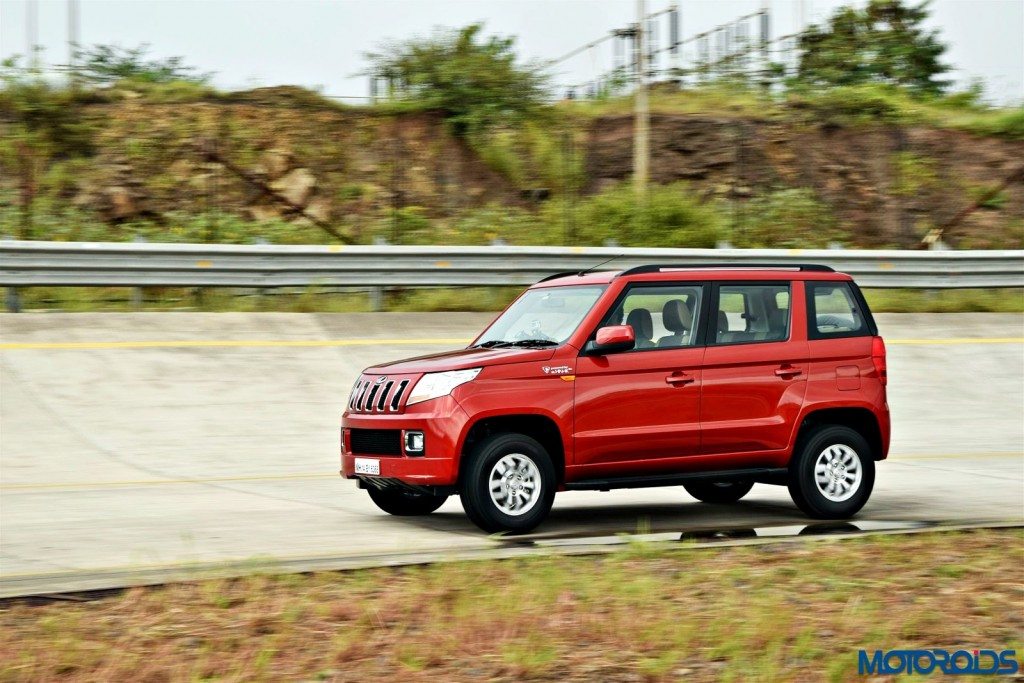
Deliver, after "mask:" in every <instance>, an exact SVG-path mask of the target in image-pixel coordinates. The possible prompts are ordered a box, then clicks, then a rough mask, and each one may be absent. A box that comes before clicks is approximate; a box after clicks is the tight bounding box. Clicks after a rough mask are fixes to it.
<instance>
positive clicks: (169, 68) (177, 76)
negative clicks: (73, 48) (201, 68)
mask: <svg viewBox="0 0 1024 683" xmlns="http://www.w3.org/2000/svg"><path fill="white" fill-rule="evenodd" d="M148 52H149V45H146V44H145V43H144V44H142V45H140V46H138V47H132V48H123V47H120V46H118V45H94V46H93V47H92V48H90V49H87V50H84V51H82V52H81V53H79V55H78V60H79V64H78V66H77V67H76V69H75V75H76V77H78V78H80V79H82V80H85V81H88V82H89V83H92V84H94V85H110V84H112V83H116V82H117V81H120V80H124V79H132V80H136V81H141V82H144V83H171V82H174V81H184V82H187V83H196V84H205V83H206V82H207V81H209V80H210V77H211V75H212V74H209V73H199V72H198V70H197V69H196V67H193V66H185V65H184V63H183V62H184V59H183V58H182V57H168V58H167V59H163V60H160V59H146V55H147V53H148Z"/></svg>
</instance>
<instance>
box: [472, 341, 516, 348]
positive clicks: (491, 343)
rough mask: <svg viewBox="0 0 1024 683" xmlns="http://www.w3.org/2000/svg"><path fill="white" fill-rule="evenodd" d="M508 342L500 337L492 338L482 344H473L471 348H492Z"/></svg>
mask: <svg viewBox="0 0 1024 683" xmlns="http://www.w3.org/2000/svg"><path fill="white" fill-rule="evenodd" d="M507 343H508V342H503V341H501V340H500V339H492V340H490V341H485V342H483V343H481V344H473V345H472V346H471V347H469V348H471V349H490V348H493V347H495V346H501V345H503V344H507Z"/></svg>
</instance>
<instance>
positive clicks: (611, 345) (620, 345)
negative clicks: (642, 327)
mask: <svg viewBox="0 0 1024 683" xmlns="http://www.w3.org/2000/svg"><path fill="white" fill-rule="evenodd" d="M587 346H588V347H589V348H588V349H587V350H588V351H589V352H590V353H593V354H605V353H617V352H619V351H629V350H630V349H632V348H633V347H634V346H636V333H635V332H633V327H632V325H609V326H608V327H602V328H600V329H598V330H597V336H596V337H595V339H594V341H592V342H590V344H588V345H587Z"/></svg>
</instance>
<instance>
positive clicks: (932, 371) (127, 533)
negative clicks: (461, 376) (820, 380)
mask: <svg viewBox="0 0 1024 683" xmlns="http://www.w3.org/2000/svg"><path fill="white" fill-rule="evenodd" d="M489 317H490V316H488V315H479V314H458V313H456V314H333V315H327V314H325V315H313V314H309V315H307V314H232V313H219V314H217V313H215V314H191V313H148V314H146V313H144V314H54V313H51V314H19V315H12V314H0V594H2V593H3V586H4V584H5V582H6V583H7V584H8V586H9V585H11V582H15V581H17V580H18V579H19V578H24V577H25V576H27V575H33V576H35V577H36V579H38V580H37V581H36V584H35V585H37V586H38V585H42V584H39V581H42V582H43V584H46V580H47V579H46V577H48V576H52V577H55V578H54V579H53V581H52V588H53V589H54V590H56V589H59V588H64V587H67V586H68V583H67V572H90V571H98V570H104V569H111V568H118V569H125V570H129V571H130V570H132V569H133V568H142V567H147V566H158V565H167V564H180V563H189V562H193V563H194V562H210V561H230V560H246V559H247V558H255V557H274V558H280V559H283V560H287V559H289V558H298V557H303V556H325V555H331V556H339V557H340V556H345V557H354V558H359V557H366V556H370V555H374V556H377V555H387V554H389V553H396V552H403V553H407V552H413V551H423V552H445V551H460V550H471V549H476V548H483V547H487V546H488V544H490V543H491V542H490V541H488V540H487V539H486V537H484V536H483V535H482V534H481V533H480V532H479V531H477V529H476V528H475V527H474V526H472V525H471V524H470V523H469V522H468V521H467V520H466V519H465V517H464V516H463V513H462V509H461V506H460V504H459V501H458V499H457V498H452V499H451V500H450V501H449V502H448V503H446V504H445V505H444V507H442V508H441V510H440V511H439V512H438V513H436V514H434V515H431V516H430V517H427V518H422V519H415V520H410V519H398V518H393V517H389V516H387V515H385V514H383V513H381V512H379V511H378V510H377V509H376V508H375V507H374V506H373V505H372V504H371V503H370V501H369V500H368V498H367V497H366V494H365V493H364V492H362V491H359V490H357V489H356V488H355V485H354V484H353V483H351V482H347V481H343V480H341V479H339V477H338V476H337V469H338V417H339V412H340V409H341V406H342V403H343V402H344V400H345V398H346V397H347V395H348V392H349V389H350V387H351V385H352V383H353V381H354V379H355V377H356V375H357V373H358V372H359V371H360V370H361V369H362V368H363V367H365V366H367V365H370V364H371V363H373V362H376V361H380V360H383V359H390V358H400V357H403V356H411V355H415V354H421V353H429V352H432V351H439V350H443V349H445V348H451V347H454V346H458V345H459V344H458V340H460V339H468V338H469V337H471V336H472V335H473V333H474V332H475V331H477V330H478V329H479V328H481V327H482V326H483V325H484V324H485V323H486V322H487V321H488V320H489ZM878 318H879V324H880V327H881V328H882V333H883V334H884V335H885V336H886V338H887V340H888V342H889V372H890V377H891V381H890V403H891V407H892V412H893V418H894V436H893V445H892V454H891V458H890V460H889V461H888V462H886V463H884V464H882V465H881V466H880V468H879V473H878V482H877V485H876V489H875V493H874V496H873V497H872V499H871V501H870V502H869V503H868V505H867V507H866V508H865V509H864V511H863V512H862V514H861V517H860V518H861V519H865V520H933V521H940V520H942V521H952V522H959V521H969V520H1010V521H1021V520H1024V417H1022V416H1024V344H1022V343H1021V339H1022V338H1024V316H1020V315H996V314H947V315H925V314H921V315H880V316H878ZM805 521H806V520H805V519H804V518H803V517H802V516H801V515H800V514H799V512H798V511H797V510H796V508H795V507H794V506H793V504H792V503H791V501H790V500H789V497H788V495H787V493H786V491H785V489H783V488H778V487H771V486H762V485H758V486H756V487H755V489H754V491H753V492H752V493H751V494H750V495H749V496H748V498H747V499H745V500H744V501H742V502H741V503H739V504H737V505H734V506H725V507H711V506H706V505H703V504H700V503H697V502H696V501H694V500H693V499H692V498H689V497H688V496H687V495H686V493H685V492H684V491H683V490H682V488H678V487H672V488H664V489H649V490H625V491H614V492H610V493H597V492H572V493H565V494H560V495H559V497H558V498H557V499H556V502H555V508H554V511H553V513H552V516H551V519H550V521H549V522H548V523H546V524H545V525H543V526H542V527H541V529H540V530H539V533H540V535H542V536H546V537H551V536H555V537H557V536H562V535H587V534H592V535H602V534H607V533H613V532H634V531H637V530H638V529H640V530H647V529H650V530H652V531H675V530H684V529H691V528H697V527H712V528H713V527H716V526H718V527H726V526H737V525H749V526H764V525H766V524H792V523H802V522H805ZM126 576H127V574H126ZM46 585H49V584H46ZM7 592H8V593H10V592H11V591H10V590H8V591H7Z"/></svg>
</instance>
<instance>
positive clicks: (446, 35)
mask: <svg viewBox="0 0 1024 683" xmlns="http://www.w3.org/2000/svg"><path fill="white" fill-rule="evenodd" d="M482 30H483V25H482V24H472V25H470V26H466V27H465V28H462V29H458V30H439V31H437V32H435V33H434V35H432V36H431V37H429V38H415V39H412V40H408V41H405V42H402V43H397V44H393V45H390V46H383V47H382V48H380V51H378V52H372V53H368V54H367V55H366V57H367V59H368V60H369V61H370V68H369V69H368V70H367V71H366V72H365V73H366V74H367V75H370V76H373V77H375V78H379V79H383V80H385V81H387V83H388V84H389V87H390V88H391V89H392V91H393V93H394V94H395V95H396V96H397V97H400V98H403V99H409V100H415V101H417V102H418V103H419V104H420V105H421V106H423V107H424V108H426V109H432V110H435V111H439V112H441V113H442V114H443V115H444V116H445V118H446V119H447V120H448V121H449V123H450V124H451V125H452V129H453V131H454V132H455V134H457V135H460V136H465V135H467V134H468V133H470V132H475V131H479V130H480V129H485V128H489V127H491V126H493V125H497V124H502V123H510V122H512V121H515V120H516V119H519V118H521V117H523V116H525V115H527V114H529V113H531V112H533V111H536V110H537V109H538V108H539V107H541V106H542V104H543V102H544V100H545V99H546V96H547V84H548V79H547V76H546V75H545V74H544V73H543V72H542V71H541V69H540V68H539V67H538V66H535V65H529V64H526V65H524V64H519V63H518V62H517V60H516V54H515V52H514V49H513V48H514V45H515V39H514V38H503V37H498V36H491V37H487V38H483V37H482V35H481V32H482Z"/></svg>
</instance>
